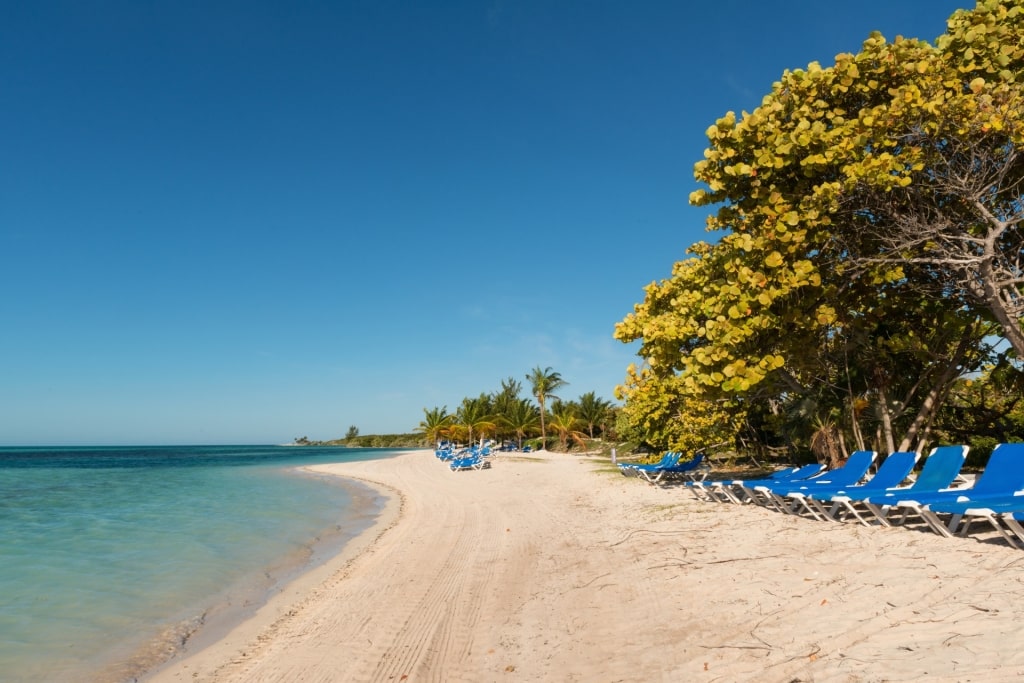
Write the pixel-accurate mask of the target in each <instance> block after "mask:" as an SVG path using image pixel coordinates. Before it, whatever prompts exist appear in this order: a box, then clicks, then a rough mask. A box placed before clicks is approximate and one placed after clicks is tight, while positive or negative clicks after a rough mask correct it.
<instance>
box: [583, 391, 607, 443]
mask: <svg viewBox="0 0 1024 683" xmlns="http://www.w3.org/2000/svg"><path fill="white" fill-rule="evenodd" d="M611 407H612V403H611V401H606V400H605V399H603V398H598V397H597V394H595V393H594V392H593V391H588V392H587V393H585V394H583V395H582V396H580V401H579V404H578V408H577V412H576V414H577V415H578V416H579V418H580V420H581V421H582V422H583V424H585V425H587V432H588V433H589V434H590V438H591V439H593V438H594V425H599V424H602V423H603V422H604V421H605V420H606V419H608V411H609V410H611Z"/></svg>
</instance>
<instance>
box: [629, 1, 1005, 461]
mask: <svg viewBox="0 0 1024 683" xmlns="http://www.w3.org/2000/svg"><path fill="white" fill-rule="evenodd" d="M947 26H948V30H947V33H946V34H945V35H943V36H941V37H940V38H939V39H937V40H936V41H935V44H930V43H928V42H926V41H922V40H915V39H905V38H901V37H897V38H896V39H895V40H894V41H892V42H889V41H887V40H886V39H885V38H884V37H883V36H881V35H880V34H878V33H874V34H871V35H870V36H869V37H868V38H867V39H866V40H865V42H864V43H863V46H862V50H861V51H860V52H859V53H857V54H840V55H838V56H837V57H836V59H835V63H834V65H832V66H827V67H823V66H821V65H820V64H817V63H812V64H810V65H808V67H807V68H806V69H797V70H793V71H786V72H784V73H783V74H782V76H781V77H780V79H779V80H778V81H777V82H776V83H775V84H774V85H773V86H772V88H771V91H770V92H769V93H768V94H767V95H765V97H764V98H763V99H762V101H761V104H760V106H758V107H757V108H756V109H755V110H754V111H753V112H750V113H747V112H743V113H741V114H740V115H736V114H734V113H732V112H729V113H727V114H726V115H725V116H723V117H722V118H720V119H719V120H718V121H716V122H715V123H714V124H713V125H712V126H711V127H709V128H708V130H707V138H708V143H709V146H708V149H707V151H706V152H705V154H704V158H703V159H702V160H700V161H698V162H697V163H696V164H695V167H694V174H695V178H696V180H697V181H698V182H699V183H700V184H701V186H702V187H701V188H700V189H698V190H696V191H695V192H693V193H692V194H691V196H690V202H691V204H693V205H695V206H699V207H709V208H713V209H714V210H713V212H712V213H711V214H710V215H709V216H708V217H707V229H708V231H709V233H713V234H714V235H716V236H717V240H716V241H714V242H698V243H696V244H693V245H691V246H690V247H689V249H688V250H687V252H686V254H685V258H683V259H682V260H680V261H679V262H677V263H676V264H675V266H674V267H673V269H672V273H671V276H670V277H669V278H667V279H664V280H661V281H657V282H652V283H651V284H649V285H648V286H647V287H646V288H645V290H644V291H645V299H644V301H643V302H642V303H640V304H637V305H636V306H635V307H634V310H633V312H632V313H630V314H629V315H627V316H626V317H625V319H624V320H622V321H621V322H620V323H619V324H618V325H617V326H616V329H615V336H616V338H618V339H620V340H621V341H623V342H633V341H637V340H639V341H640V342H641V346H640V351H639V355H640V357H641V363H640V364H639V365H637V366H632V367H630V368H629V369H628V370H627V375H626V379H625V381H624V383H623V384H622V385H620V386H619V387H618V388H617V394H616V395H617V397H618V398H621V399H622V400H624V401H625V406H624V407H623V409H622V416H623V421H624V422H625V425H624V428H625V429H626V430H627V432H628V437H629V438H634V439H636V440H639V441H642V442H645V443H649V444H652V445H654V446H658V447H663V448H678V449H682V448H690V447H692V446H693V445H694V444H697V443H700V442H703V443H705V444H706V443H708V442H709V441H711V440H715V436H716V435H718V434H721V433H722V432H723V431H726V432H728V431H731V432H732V437H731V438H732V439H734V440H735V441H736V442H737V444H738V445H739V446H742V447H747V448H753V449H754V450H758V449H772V448H777V447H778V446H784V447H785V450H786V452H787V454H788V455H789V456H790V457H791V458H796V457H799V456H804V457H808V458H813V457H816V454H815V451H817V457H821V458H828V459H831V458H833V457H834V451H836V450H837V449H838V451H840V452H842V453H847V452H849V450H851V449H854V448H875V449H877V450H880V451H883V452H891V451H893V450H923V449H924V448H926V447H927V446H928V445H930V444H935V443H937V442H939V441H943V440H945V439H948V438H950V437H951V436H952V435H953V434H954V433H955V432H954V431H953V430H952V429H951V427H952V426H955V425H956V424H966V423H967V422H969V421H966V420H964V419H963V418H962V417H961V418H960V421H959V422H957V421H956V420H953V419H952V417H951V415H955V414H960V415H962V413H963V412H964V411H963V405H962V404H961V405H960V408H959V409H958V410H954V409H953V406H955V405H957V404H956V400H960V399H961V398H962V394H963V390H964V387H965V384H964V383H965V381H967V379H969V378H970V379H971V381H972V382H974V383H980V384H981V385H984V386H985V387H986V389H985V395H986V396H988V397H991V396H992V395H993V393H997V394H999V395H1006V394H1009V393H1010V391H1009V389H1007V387H1011V386H1014V384H1013V382H1016V381H1019V378H1020V376H1021V359H1022V358H1024V334H1022V328H1021V321H1022V319H1024V269H1022V268H1021V265H1020V258H1021V254H1022V253H1024V229H1022V228H1024V225H1022V221H1024V199H1022V188H1024V155H1022V153H1021V144H1022V142H1024V7H1022V6H1021V5H1020V3H1019V2H1013V1H1011V0H982V1H981V2H979V3H978V4H977V6H976V8H975V9H973V10H969V11H968V10H960V11H958V12H956V13H955V14H954V15H953V16H952V17H951V18H950V19H949V21H948V24H947ZM987 368H1001V372H1002V373H1003V375H1005V376H1007V377H1010V378H1012V381H1009V382H1008V381H1005V380H1003V379H1000V380H999V382H997V381H996V378H995V376H994V375H993V374H992V373H991V372H989V371H987V370H986V369H987ZM1000 382H1001V383H1000ZM972 386H973V385H972ZM975 390H977V389H975ZM968 393H969V392H968ZM968 398H973V399H975V400H976V399H977V398H978V397H977V396H976V395H975V396H973V397H970V396H968ZM954 399H956V400H954ZM996 412H998V411H996ZM1011 412H1012V411H1011ZM977 417H978V420H976V421H975V422H976V423H975V424H973V425H972V428H974V429H982V428H985V429H991V428H992V425H994V424H997V423H998V424H999V425H1001V427H1000V428H1001V429H1002V430H1003V435H1004V436H1019V437H1024V434H1022V433H1020V432H1019V431H1018V432H1016V433H1015V434H1014V435H1010V434H1007V432H1006V425H1007V424H1012V423H1010V422H1007V421H1006V420H1005V419H1003V420H1002V421H1001V422H1000V421H999V420H995V421H993V420H994V416H993V415H992V414H989V415H985V414H983V413H978V414H977ZM980 423H984V424H980ZM985 425H989V427H986V426H985ZM823 428H824V429H825V431H824V432H823V431H822V429H823ZM1014 429H1016V427H1014ZM812 445H813V446H815V448H813V449H812ZM824 445H827V447H823V446H824ZM764 452H766V451H762V454H763V453H764Z"/></svg>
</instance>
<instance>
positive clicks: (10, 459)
mask: <svg viewBox="0 0 1024 683" xmlns="http://www.w3.org/2000/svg"><path fill="white" fill-rule="evenodd" d="M396 452H397V451H382V450H380V449H342V448H288V447H280V446H255V447H254V446H239V447H224V446H218V447H159V448H153V447H149V448H128V447H121V448H73V449H66V448H65V449H43V448H30V449H15V448H0V672H2V679H3V680H4V681H9V682H12V683H13V682H21V681H33V682H37V681H68V680H130V679H131V678H132V677H133V676H135V675H138V674H139V673H140V672H141V671H143V670H145V669H146V668H148V667H150V666H152V665H154V664H155V663H158V662H159V661H160V660H162V659H165V658H166V657H167V656H168V655H169V654H173V653H174V652H175V651H176V650H177V649H179V648H180V647H181V645H182V642H183V641H184V640H185V639H187V638H189V637H191V635H192V633H193V631H194V630H195V629H197V628H199V627H200V626H201V625H204V624H205V625H206V628H209V623H210V622H211V621H216V619H214V618H213V617H215V616H217V617H219V618H220V619H221V620H222V621H223V619H224V618H230V617H235V618H237V616H238V613H239V611H244V610H251V609H253V608H255V607H256V606H258V604H260V603H262V602H263V601H264V600H265V599H266V597H268V595H269V594H270V592H272V591H273V590H275V589H276V588H278V587H279V586H280V583H281V582H282V581H284V580H286V579H288V578H290V577H291V576H293V575H294V573H295V572H297V571H302V570H303V569H305V568H308V567H309V566H310V565H311V564H313V563H317V562H319V561H322V560H323V559H325V557H326V556H327V555H329V554H330V553H332V552H334V551H336V550H337V548H338V547H339V546H340V544H342V543H344V541H345V540H347V539H349V538H351V537H352V536H354V535H355V534H356V533H358V532H359V531H361V530H363V529H365V528H366V526H367V525H368V524H369V523H370V522H371V521H372V518H373V516H374V515H375V514H376V512H377V511H379V508H380V505H381V503H382V501H380V500H379V499H377V498H376V496H375V495H373V494H372V492H370V491H369V490H368V489H366V488H364V487H362V486H360V485H358V484H355V483H354V482H345V481H344V480H341V479H340V478H336V477H320V476H314V475H311V474H309V473H304V472H301V471H299V470H297V469H296V468H297V467H299V466H301V465H305V464H313V463H323V462H339V461H351V460H366V459H373V458H380V457H389V456H391V455H394V454H395V453H396ZM325 544H326V545H327V546H329V547H325Z"/></svg>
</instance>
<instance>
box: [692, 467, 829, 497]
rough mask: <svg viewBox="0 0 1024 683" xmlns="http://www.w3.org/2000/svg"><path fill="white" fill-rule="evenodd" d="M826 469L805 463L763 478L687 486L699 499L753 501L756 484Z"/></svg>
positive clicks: (804, 477)
mask: <svg viewBox="0 0 1024 683" xmlns="http://www.w3.org/2000/svg"><path fill="white" fill-rule="evenodd" d="M824 470H825V466H824V465H817V464H815V465H804V466H803V467H789V468H786V469H784V470H779V471H777V472H774V473H773V474H772V475H771V476H769V477H763V478H761V479H723V480H712V481H693V482H688V483H687V488H689V489H690V491H691V492H692V493H693V495H694V496H696V497H697V498H698V499H699V500H706V501H710V502H716V503H726V502H728V503H737V504H743V503H751V502H758V501H759V495H758V494H757V491H756V490H755V487H756V486H759V485H761V484H766V483H781V482H784V481H804V480H807V479H810V478H811V477H815V476H819V475H821V474H822V472H824Z"/></svg>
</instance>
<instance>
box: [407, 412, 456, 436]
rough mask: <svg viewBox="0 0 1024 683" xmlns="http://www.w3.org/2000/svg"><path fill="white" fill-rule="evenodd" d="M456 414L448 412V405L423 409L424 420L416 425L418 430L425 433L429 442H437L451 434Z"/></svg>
mask: <svg viewBox="0 0 1024 683" xmlns="http://www.w3.org/2000/svg"><path fill="white" fill-rule="evenodd" d="M454 419H455V416H454V415H451V414H450V413H449V412H448V406H442V407H440V408H437V407H434V408H431V409H429V410H428V409H426V408H424V409H423V420H421V421H420V423H419V425H418V426H417V427H416V430H415V431H416V432H418V433H420V434H422V435H423V437H424V438H425V439H426V441H427V443H437V442H438V441H441V440H442V439H446V438H448V437H449V436H450V434H451V432H450V430H451V426H452V422H453V420H454Z"/></svg>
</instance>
